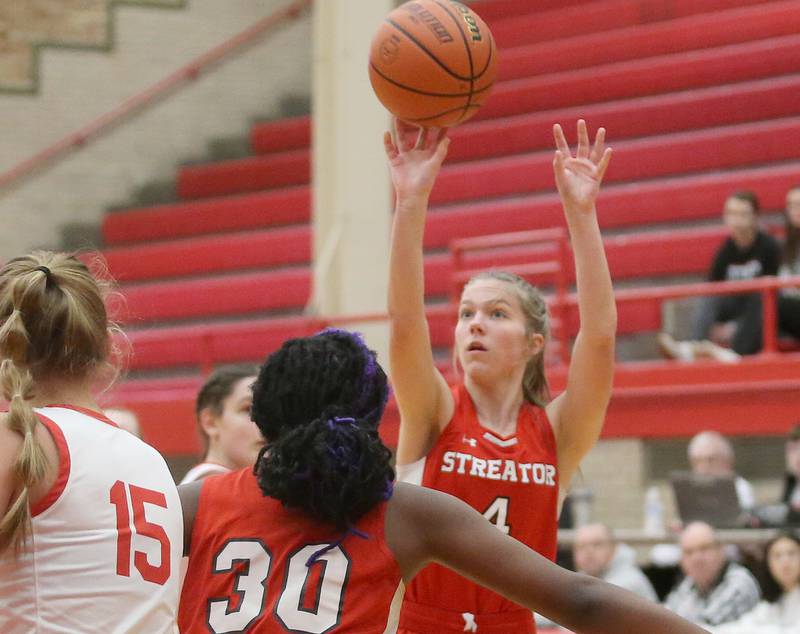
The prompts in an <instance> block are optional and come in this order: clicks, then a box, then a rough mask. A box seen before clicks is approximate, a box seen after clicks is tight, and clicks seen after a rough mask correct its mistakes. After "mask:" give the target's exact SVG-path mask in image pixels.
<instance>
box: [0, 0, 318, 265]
mask: <svg viewBox="0 0 800 634" xmlns="http://www.w3.org/2000/svg"><path fill="white" fill-rule="evenodd" d="M52 1H53V2H55V0H52ZM59 1H60V0H59ZM73 1H74V2H75V3H76V4H84V5H86V7H87V13H85V14H84V17H86V16H89V15H91V14H92V12H91V11H90V10H89V7H90V6H91V5H93V4H96V2H95V0H83V2H79V1H78V0H73ZM166 1H167V0H165V2H166ZM170 1H172V0H170ZM41 2H42V3H44V0H41ZM285 2H286V0H226V1H225V2H219V0H191V2H189V3H188V4H187V7H186V8H185V9H182V10H177V11H176V10H171V9H169V10H168V9H164V8H158V7H153V6H147V5H146V4H142V5H130V4H123V5H121V6H118V7H117V8H116V9H115V15H114V30H115V34H114V42H115V43H114V47H113V49H112V50H111V51H109V52H103V51H97V50H88V49H75V50H70V49H64V48H47V49H44V51H43V53H42V56H41V60H40V61H41V65H40V73H41V77H40V87H39V92H38V94H8V93H6V94H3V93H0V120H2V121H3V142H2V144H0V171H4V170H6V169H9V168H11V167H13V166H14V165H16V164H17V163H18V162H19V161H21V160H23V159H25V158H27V157H29V156H31V155H32V154H34V153H36V152H37V151H40V150H42V149H44V148H45V147H47V146H48V145H50V144H52V143H53V142H55V141H57V140H58V139H60V138H62V137H63V136H65V135H67V134H69V133H71V132H73V131H75V130H77V129H78V128H80V127H81V126H84V125H86V124H87V123H89V122H90V121H92V120H93V119H95V118H96V117H98V116H100V115H101V114H103V113H105V112H107V111H109V110H110V109H112V108H114V107H116V106H117V105H119V104H120V103H121V102H122V101H124V100H125V99H126V98H128V97H131V96H133V95H135V94H136V93H138V92H140V91H142V90H144V89H145V88H147V87H149V86H150V85H152V84H153V83H155V82H156V81H158V80H160V79H162V78H163V77H165V76H167V75H168V74H169V73H171V72H173V71H175V70H177V69H178V68H180V67H181V66H182V65H184V64H186V63H187V62H189V61H191V60H192V59H193V58H194V57H196V56H198V55H200V54H202V53H205V52H206V51H208V50H209V49H210V48H211V47H213V46H214V45H216V44H218V43H220V42H222V41H224V40H226V39H228V38H230V37H231V36H233V35H234V34H236V33H238V32H239V31H241V30H243V29H244V28H246V27H248V26H250V25H251V24H253V23H254V22H255V21H256V20H258V19H259V18H261V17H263V16H265V15H268V14H269V13H270V12H271V11H272V10H273V9H275V8H277V7H280V6H283V5H284V4H285ZM2 4H3V5H6V4H7V3H2ZM8 4H10V3H8ZM14 4H16V3H14ZM87 20H88V17H87ZM309 86H310V20H309V18H308V17H307V16H305V17H303V18H302V19H301V20H299V21H296V22H293V23H289V25H288V26H285V27H283V28H281V29H280V30H279V31H277V32H275V33H274V34H273V35H272V36H267V38H266V39H265V40H264V41H263V42H262V43H260V44H257V45H256V46H253V47H252V48H250V49H249V50H247V51H246V52H245V53H244V54H242V55H241V56H239V57H237V58H234V59H232V60H231V61H229V62H227V63H225V64H222V65H220V66H218V67H217V68H216V69H214V70H213V71H211V72H210V73H208V74H207V75H205V76H203V77H201V78H200V79H199V80H198V81H197V82H195V83H194V84H192V85H191V86H189V87H187V88H186V89H184V90H181V91H179V92H176V93H174V94H172V95H170V96H168V97H167V98H166V99H164V100H163V101H161V102H160V103H158V104H157V105H155V106H154V107H151V108H149V109H147V110H145V111H143V112H142V113H140V114H138V115H136V116H135V117H134V118H133V119H130V120H128V121H127V122H126V123H124V124H123V125H121V126H119V127H118V128H116V129H115V130H113V131H112V132H111V133H109V134H107V135H106V136H104V137H103V138H101V139H100V140H98V141H96V142H95V143H93V144H90V145H88V146H87V147H85V148H83V149H81V150H80V151H79V152H77V153H75V154H73V155H72V156H70V157H69V158H68V159H66V160H65V161H62V162H60V163H57V164H56V165H55V166H54V167H50V168H48V169H46V170H43V171H42V172H40V173H39V174H37V175H35V176H33V177H32V178H29V179H26V180H25V181H23V182H21V183H19V184H17V185H16V186H14V187H12V188H11V189H10V190H6V191H2V192H0V222H2V225H3V226H4V227H5V228H6V231H3V232H1V233H0V258H7V257H9V256H11V255H14V254H16V253H18V252H20V251H24V250H28V249H30V248H33V247H37V246H44V247H55V246H58V245H59V244H60V242H61V232H62V228H63V227H64V226H66V225H69V224H74V223H80V224H83V223H86V224H92V223H98V222H99V221H100V219H101V218H102V215H103V213H104V211H105V209H106V208H107V207H108V206H109V205H114V204H118V203H120V202H124V201H126V200H128V199H129V198H130V196H131V193H132V192H134V191H135V190H136V189H137V188H139V187H141V186H142V185H144V184H146V183H148V182H151V181H159V180H169V179H172V178H173V177H174V173H175V168H176V166H177V165H178V164H180V162H181V161H184V160H187V159H199V158H202V157H204V156H206V154H207V143H208V141H210V140H212V139H214V138H217V137H227V136H235V135H242V136H244V135H246V134H247V131H248V129H249V125H250V122H251V120H252V119H254V118H257V117H265V116H276V115H277V114H278V113H279V112H280V102H281V99H282V98H284V97H285V96H287V95H306V96H307V95H308V92H309Z"/></svg>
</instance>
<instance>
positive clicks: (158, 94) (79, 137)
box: [0, 0, 312, 189]
mask: <svg viewBox="0 0 800 634" xmlns="http://www.w3.org/2000/svg"><path fill="white" fill-rule="evenodd" d="M311 2H312V0H293V1H292V2H290V3H288V4H287V5H285V6H284V7H282V8H280V9H278V10H277V11H274V12H273V13H272V14H270V15H268V16H266V17H264V18H262V19H260V20H259V21H258V22H256V23H255V24H253V25H251V26H250V27H248V28H246V29H244V30H243V31H241V32H240V33H238V34H237V35H235V36H233V37H232V38H230V39H228V40H225V41H224V42H222V43H221V44H218V45H217V46H215V47H214V48H212V49H211V50H209V51H207V52H206V53H204V54H202V55H200V56H199V57H197V58H195V59H194V60H192V61H191V62H189V63H188V64H186V65H185V66H183V67H182V68H180V69H178V70H177V71H175V72H174V73H171V74H170V75H168V76H167V77H165V78H164V79H162V80H160V81H158V82H156V83H155V84H153V85H152V86H150V87H149V88H147V89H145V90H143V91H142V92H140V93H139V94H137V95H134V96H133V97H130V98H129V99H126V100H125V101H123V102H122V103H121V104H120V105H118V106H117V107H115V108H113V109H111V110H109V111H108V112H106V113H105V114H103V115H100V116H99V117H97V118H96V119H95V120H94V121H92V122H90V123H89V124H87V125H85V126H84V127H82V128H80V129H79V130H76V131H75V132H72V133H71V134H68V135H67V136H65V137H64V138H62V139H59V140H58V141H56V142H55V143H53V144H52V145H50V146H48V147H46V148H45V149H43V150H41V151H40V152H37V153H36V154H34V155H33V156H31V157H30V158H27V159H25V160H24V161H22V162H21V163H19V164H18V165H16V166H15V167H13V168H11V169H9V170H8V171H6V172H3V173H2V174H0V189H5V188H8V187H10V186H11V185H13V184H15V183H17V182H19V181H20V180H21V179H23V178H25V177H27V176H29V175H31V174H32V173H34V172H36V171H38V170H40V169H42V168H43V167H45V166H47V165H50V164H52V163H53V162H55V161H57V160H59V159H62V158H64V157H66V156H67V155H68V154H70V153H71V152H74V151H76V150H78V149H80V148H82V147H84V146H85V145H86V144H87V143H90V142H91V141H93V140H94V139H96V138H97V137H99V136H101V135H103V134H105V133H106V132H108V131H109V130H111V129H112V128H113V127H115V126H117V125H119V124H120V123H121V122H122V121H124V120H125V119H127V118H129V117H131V116H132V115H133V114H135V113H137V112H139V111H140V110H142V109H144V108H146V107H147V106H150V105H152V104H154V103H155V102H157V101H158V100H159V99H162V98H164V97H165V96H166V95H167V94H168V93H171V92H172V91H174V90H176V89H178V88H179V87H180V86H182V85H185V84H188V83H190V82H193V81H194V80H196V79H197V78H198V77H199V76H200V75H201V74H203V73H204V72H205V71H207V70H209V69H210V68H212V67H213V66H215V65H217V64H218V63H220V62H221V61H223V60H224V59H225V58H227V57H230V56H231V55H233V54H234V53H237V52H241V51H243V50H244V49H245V48H247V47H248V46H250V45H252V44H253V43H255V42H256V41H258V40H259V39H261V38H262V37H264V35H266V34H267V33H268V32H270V31H271V30H273V29H274V28H275V27H277V26H278V25H280V24H282V23H284V22H286V21H288V20H292V19H295V18H297V17H299V16H300V15H301V13H302V12H303V11H304V10H305V9H306V8H307V7H308V6H309V5H310V4H311Z"/></svg>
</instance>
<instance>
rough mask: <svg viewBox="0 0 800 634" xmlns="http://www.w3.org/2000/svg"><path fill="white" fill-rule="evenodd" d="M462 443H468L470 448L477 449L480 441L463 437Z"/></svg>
mask: <svg viewBox="0 0 800 634" xmlns="http://www.w3.org/2000/svg"><path fill="white" fill-rule="evenodd" d="M461 442H465V443H467V444H468V445H469V446H470V447H477V446H478V441H477V440H475V439H474V438H468V437H467V436H461Z"/></svg>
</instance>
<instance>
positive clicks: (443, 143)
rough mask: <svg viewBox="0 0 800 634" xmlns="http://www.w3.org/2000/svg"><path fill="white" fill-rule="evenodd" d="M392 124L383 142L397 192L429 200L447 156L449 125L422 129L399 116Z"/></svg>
mask: <svg viewBox="0 0 800 634" xmlns="http://www.w3.org/2000/svg"><path fill="white" fill-rule="evenodd" d="M393 123H394V126H393V127H394V130H393V133H390V132H386V133H385V134H384V137H383V142H384V147H385V149H386V156H387V158H388V159H389V170H390V172H391V176H392V184H393V185H394V189H395V193H396V194H397V197H398V199H399V200H404V199H415V198H421V199H425V200H427V198H428V196H429V195H430V192H431V190H432V189H433V185H434V183H435V182H436V177H437V175H438V174H439V168H440V167H441V166H442V161H444V158H445V156H446V155H447V147H448V145H449V144H450V140H449V139H448V138H447V128H421V127H419V126H416V125H412V124H410V123H406V122H405V121H401V120H400V119H397V118H395V119H393Z"/></svg>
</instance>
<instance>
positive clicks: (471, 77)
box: [433, 0, 475, 121]
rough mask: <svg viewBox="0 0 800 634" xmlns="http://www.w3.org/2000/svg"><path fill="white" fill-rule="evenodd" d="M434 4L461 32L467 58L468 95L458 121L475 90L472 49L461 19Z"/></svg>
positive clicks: (442, 6) (436, 0)
mask: <svg viewBox="0 0 800 634" xmlns="http://www.w3.org/2000/svg"><path fill="white" fill-rule="evenodd" d="M433 1H434V2H435V3H436V5H437V6H438V7H439V8H440V9H442V10H443V11H444V12H445V13H446V14H447V15H448V16H450V19H451V20H452V21H453V22H454V23H455V25H456V28H457V29H458V32H459V33H460V34H461V40H462V41H463V42H464V48H465V49H466V50H467V59H468V60H469V95H468V96H467V103H466V104H464V113H463V114H462V115H461V117H459V119H458V120H459V121H461V120H462V119H463V118H464V117H466V116H467V113H468V112H469V107H470V106H471V105H472V97H473V95H474V91H475V62H474V61H473V60H472V50H471V49H470V47H469V40H468V39H467V36H466V34H465V33H464V29H462V28H461V21H460V20H459V19H458V16H454V15H453V14H452V13H451V12H450V9H448V8H447V6H446V5H444V4H442V3H441V2H440V1H439V0H433Z"/></svg>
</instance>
